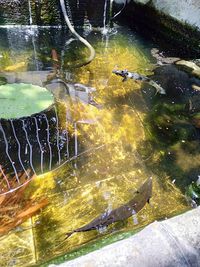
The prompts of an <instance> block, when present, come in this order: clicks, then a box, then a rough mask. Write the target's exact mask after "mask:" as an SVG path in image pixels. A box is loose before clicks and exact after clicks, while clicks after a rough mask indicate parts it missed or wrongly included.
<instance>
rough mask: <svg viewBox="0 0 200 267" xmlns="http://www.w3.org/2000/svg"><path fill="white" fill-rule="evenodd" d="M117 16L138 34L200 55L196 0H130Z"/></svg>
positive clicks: (199, 13)
mask: <svg viewBox="0 0 200 267" xmlns="http://www.w3.org/2000/svg"><path fill="white" fill-rule="evenodd" d="M121 18H122V20H124V21H125V22H126V23H127V24H129V25H130V26H131V27H133V28H135V29H137V30H139V31H140V32H142V34H146V35H148V36H150V37H153V38H154V39H155V38H160V40H161V42H162V40H163V43H165V45H166V43H167V45H168V44H170V43H171V44H172V45H173V46H174V47H175V48H176V50H178V48H179V51H180V52H181V54H182V55H183V54H185V55H187V56H189V57H190V56H191V57H195V58H199V56H200V41H199V40H200V2H199V0H191V1H184V0H172V1H158V0H151V1H149V0H134V1H131V2H130V3H129V4H128V5H127V7H126V9H125V10H124V12H123V14H122V16H121Z"/></svg>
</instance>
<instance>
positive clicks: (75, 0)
mask: <svg viewBox="0 0 200 267" xmlns="http://www.w3.org/2000/svg"><path fill="white" fill-rule="evenodd" d="M106 3H107V5H106V18H107V19H108V18H109V10H110V0H107V1H106ZM65 6H66V9H67V13H68V16H69V18H70V20H71V21H72V22H73V24H74V25H80V26H83V25H84V22H85V20H89V22H90V23H91V24H92V26H95V27H98V26H99V27H102V26H103V24H104V19H103V15H104V8H105V0H65ZM8 24H12V25H13V24H14V25H30V24H33V25H64V24H65V22H64V18H63V15H62V11H61V8H60V1H59V0H42V1H41V0H0V25H8Z"/></svg>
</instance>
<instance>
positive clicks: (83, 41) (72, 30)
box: [60, 0, 95, 67]
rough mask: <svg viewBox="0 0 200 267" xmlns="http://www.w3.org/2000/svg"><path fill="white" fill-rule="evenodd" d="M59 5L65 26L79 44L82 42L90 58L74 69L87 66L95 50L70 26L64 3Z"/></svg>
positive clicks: (61, 0)
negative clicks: (88, 51)
mask: <svg viewBox="0 0 200 267" xmlns="http://www.w3.org/2000/svg"><path fill="white" fill-rule="evenodd" d="M60 5H61V9H62V12H63V16H64V18H65V22H66V23H67V26H68V27H69V29H70V31H71V33H72V34H73V35H74V36H75V37H76V38H78V40H79V41H80V42H82V43H83V44H84V45H85V46H87V48H88V49H89V50H90V56H89V58H88V60H87V61H86V62H85V63H83V64H80V65H78V66H76V67H81V66H84V65H87V64H89V63H90V62H91V61H92V60H93V59H94V57H95V50H94V48H93V47H92V46H91V44H90V43H89V42H88V41H87V40H85V39H84V38H83V37H81V36H80V35H79V34H78V33H77V32H76V31H75V29H74V27H73V26H72V24H71V22H70V20H69V18H68V16H67V11H66V8H65V1H64V0H60Z"/></svg>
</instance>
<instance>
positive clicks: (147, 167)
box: [0, 28, 198, 266]
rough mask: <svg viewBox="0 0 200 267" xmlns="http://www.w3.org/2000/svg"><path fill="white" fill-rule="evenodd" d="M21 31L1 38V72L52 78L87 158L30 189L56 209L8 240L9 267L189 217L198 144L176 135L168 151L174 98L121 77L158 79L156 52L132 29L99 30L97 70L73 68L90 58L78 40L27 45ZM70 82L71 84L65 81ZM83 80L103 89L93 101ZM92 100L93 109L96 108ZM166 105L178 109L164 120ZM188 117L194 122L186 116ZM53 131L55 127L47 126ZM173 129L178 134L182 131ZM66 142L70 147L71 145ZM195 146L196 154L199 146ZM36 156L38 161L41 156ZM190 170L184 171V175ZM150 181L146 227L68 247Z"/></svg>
mask: <svg viewBox="0 0 200 267" xmlns="http://www.w3.org/2000/svg"><path fill="white" fill-rule="evenodd" d="M9 31H10V33H9ZM15 31H17V30H16V29H10V30H8V32H7V33H6V30H5V29H1V31H0V34H1V35H2V36H4V38H1V40H3V41H1V43H0V55H1V58H0V70H1V71H2V74H1V75H2V77H5V76H6V77H7V79H10V80H12V81H13V79H14V80H15V78H16V71H18V72H17V77H18V81H19V82H21V80H23V81H24V80H26V82H27V81H31V82H32V83H35V84H38V83H41V84H44V83H45V82H46V81H47V76H48V75H52V76H51V77H52V79H50V81H51V82H50V85H49V90H51V91H52V92H53V93H54V95H55V97H56V99H57V101H58V105H59V107H60V108H59V112H58V117H59V118H60V121H61V122H62V123H61V126H60V125H59V127H60V128H59V129H61V128H62V129H63V130H66V129H68V131H69V132H71V134H72V136H73V138H74V146H73V148H74V150H75V151H74V154H72V155H76V154H77V155H78V157H72V158H71V160H70V161H68V162H66V163H65V164H63V165H61V166H60V168H57V169H55V170H54V171H50V172H47V173H46V174H43V175H40V176H38V177H37V178H35V179H34V180H33V181H32V182H31V183H30V184H29V187H28V188H27V191H26V194H27V196H29V197H30V196H31V197H32V198H34V199H40V198H41V197H43V198H47V199H48V202H49V204H48V206H47V207H45V208H44V209H43V210H42V211H41V212H40V213H38V214H37V215H36V216H34V217H32V218H31V219H29V220H28V221H27V222H26V223H24V224H23V225H21V226H20V227H18V228H17V229H14V230H13V231H12V232H11V233H9V234H8V235H6V236H3V237H2V238H1V240H0V242H1V247H0V262H1V266H27V265H30V264H31V263H35V262H43V261H45V260H48V259H49V257H54V256H57V255H59V254H61V253H64V252H69V251H71V250H73V249H74V248H77V247H80V246H81V245H82V244H85V243H87V242H89V241H90V240H92V239H97V238H99V237H101V236H102V235H106V233H110V232H113V231H114V232H115V231H120V230H131V229H137V228H139V227H141V226H144V225H147V224H149V223H150V222H152V221H154V220H155V219H163V218H166V217H170V216H172V215H175V214H178V213H180V212H183V211H185V210H187V209H188V208H189V206H188V204H187V203H186V200H185V197H184V186H186V185H188V184H189V182H191V180H192V179H193V180H195V179H196V176H195V175H193V176H192V174H190V175H191V177H190V179H189V182H188V180H187V182H181V180H180V178H181V177H180V174H179V171H180V166H181V164H183V163H182V160H183V159H182V157H183V155H184V154H183V153H182V151H183V150H184V153H185V154H187V155H188V157H190V156H189V154H188V151H187V149H185V147H183V144H186V145H187V142H188V143H189V142H190V141H191V139H189V138H188V137H187V135H184V138H185V139H183V136H182V135H180V138H179V137H178V136H177V135H176V138H175V137H174V136H172V135H171V136H170V135H169V136H168V137H167V138H168V139H169V140H172V139H173V138H174V139H173V140H174V141H173V143H170V142H168V141H169V140H168V141H167V142H166V143H167V145H166V144H165V140H163V136H162V133H161V139H160V135H159V127H160V126H159V123H160V121H161V119H163V118H164V119H163V121H161V122H163V125H165V123H166V122H167V120H168V119H169V117H170V120H171V121H175V124H176V120H175V119H177V117H176V116H175V114H176V112H177V110H173V111H172V110H171V111H169V110H168V111H167V114H168V117H167V118H166V117H165V116H166V110H167V108H168V109H169V107H171V106H170V105H172V106H173V105H174V104H173V103H172V102H173V101H174V100H170V99H171V98H170V97H169V98H168V96H160V95H155V90H154V88H151V87H143V86H142V88H141V84H138V83H135V82H134V81H133V80H128V81H127V82H122V81H121V79H120V78H118V77H117V76H116V75H113V74H112V70H113V69H114V68H117V67H118V68H119V69H128V70H130V71H137V72H139V73H141V74H144V75H152V74H153V70H154V68H155V65H154V63H155V60H154V59H153V58H152V57H151V54H150V49H151V48H152V47H153V45H152V44H149V43H148V42H144V40H143V39H141V38H139V37H138V36H137V35H135V34H133V33H131V32H130V31H128V30H127V29H125V28H118V29H117V33H116V34H110V35H108V36H103V37H102V35H101V34H100V33H99V32H91V33H90V34H89V35H88V39H89V40H90V42H91V43H92V45H93V46H94V47H95V49H96V58H95V59H94V60H93V61H92V62H91V63H90V64H89V65H87V66H84V67H82V68H79V69H73V64H74V63H75V62H80V61H81V60H84V56H85V57H86V56H87V52H88V51H87V50H85V49H83V47H82V46H81V45H80V44H79V43H78V42H77V41H73V42H70V43H69V45H65V44H66V41H67V40H69V39H68V38H69V36H67V35H65V34H63V30H62V29H52V30H49V29H47V30H44V29H37V30H34V32H31V33H27V30H26V31H25V30H24V31H23V30H21V32H20V33H19V36H21V37H20V38H22V39H23V40H22V39H21V40H19V39H18V38H17V39H16V40H15V41H14V39H13V38H11V36H12V35H14V36H15V37H16V32H15ZM122 32H123V34H122ZM20 34H21V35H20ZM33 37H34V45H33V42H32V41H33ZM8 47H9V48H8ZM52 49H55V50H56V51H57V54H58V59H59V63H58V64H57V65H56V66H55V62H52V60H51V51H52ZM22 62H24V64H23V66H22V64H21V63H22ZM20 64H21V65H20ZM58 70H59V75H58ZM5 71H7V72H6V73H5ZM8 71H10V72H9V73H8ZM34 71H35V72H34ZM55 71H57V72H56V73H55ZM30 73H31V75H30ZM34 74H35V75H34ZM56 75H58V76H59V77H57V76H56ZM13 77H15V78H13ZM152 77H153V76H152ZM60 78H62V81H64V85H63V82H59V79H60ZM161 80H162V79H161ZM163 80H165V76H163ZM73 83H80V84H83V85H86V86H89V87H91V88H95V89H96V91H93V92H92V98H90V97H89V98H87V97H88V95H87V94H86V95H84V90H83V92H82V93H81V90H80V88H79V93H78V97H76V92H77V91H78V90H76V89H77V88H75V89H74V87H73ZM52 84H53V85H52ZM66 88H68V90H67V89H66ZM70 90H71V91H70ZM73 90H75V91H73ZM69 95H70V96H71V97H69ZM88 99H89V100H91V99H92V101H91V102H90V101H89V100H88ZM88 101H89V102H90V103H91V104H86V102H88ZM170 101H171V102H170ZM165 102H166V103H168V104H169V102H170V105H168V107H167V108H166V109H165V110H164V109H161V107H160V106H158V108H159V111H160V113H159V112H158V111H157V109H156V105H159V103H165ZM176 107H177V106H176ZM156 112H157V113H156ZM170 112H171V113H170ZM180 112H181V111H180ZM158 113H159V114H158ZM181 114H182V113H181ZM41 116H42V115H41ZM182 116H183V114H182ZM66 118H67V119H66ZM184 118H185V120H186V115H185V117H184ZM179 119H181V118H179ZM63 122H64V123H63ZM66 122H67V126H66ZM188 124H189V120H188ZM163 125H162V126H163ZM43 127H44V128H46V126H43V125H41V128H43ZM66 127H68V128H66ZM156 127H158V129H157V128H156ZM180 127H181V126H180ZM191 127H193V126H191ZM183 128H184V127H182V128H181V129H183ZM170 129H172V130H171V133H172V134H173V129H174V128H173V127H172V128H170ZM175 129H176V128H175ZM180 133H182V132H181V131H180ZM170 138H171V139H170ZM187 138H188V139H187ZM183 140H184V141H185V143H183V142H182V141H183ZM193 141H195V142H196V139H195V140H194V138H193ZM63 144H66V139H64V141H63ZM181 144H182V145H181ZM187 148H188V150H189V145H188V146H187ZM172 150H173V152H172ZM65 151H66V150H65ZM175 151H176V153H175ZM36 154H37V152H36ZM33 158H34V160H35V159H36V158H37V155H33ZM69 158H70V156H69ZM184 159H185V160H186V159H187V157H184ZM40 162H41V161H40ZM188 162H189V161H188ZM47 165H48V166H49V161H48V164H47ZM171 166H172V168H171ZM196 168H198V166H196ZM187 171H188V170H185V169H184V168H182V172H181V174H183V175H184V172H187ZM150 176H152V177H153V197H152V200H151V206H150V205H146V206H145V207H144V209H142V211H141V212H140V213H139V214H137V220H135V219H134V218H135V217H134V218H132V217H131V218H129V219H128V220H127V221H126V222H124V223H123V224H115V225H111V226H109V227H108V231H106V232H103V233H100V232H98V231H89V232H85V233H74V235H72V236H71V237H70V238H69V239H67V240H64V236H65V233H66V232H70V231H72V230H74V229H76V228H78V227H81V226H83V225H85V224H87V223H88V222H90V221H91V220H93V219H94V218H95V217H97V216H99V215H100V214H101V213H103V212H105V211H108V210H112V209H115V208H117V207H119V206H120V205H122V204H123V203H126V202H128V201H129V200H130V199H132V198H133V195H134V192H135V190H136V189H137V188H139V187H140V185H141V184H142V183H143V182H144V181H145V180H146V179H147V178H148V177H150ZM183 177H185V176H183ZM176 179H177V181H178V182H176ZM172 181H173V182H172Z"/></svg>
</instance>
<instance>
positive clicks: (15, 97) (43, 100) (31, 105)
mask: <svg viewBox="0 0 200 267" xmlns="http://www.w3.org/2000/svg"><path fill="white" fill-rule="evenodd" d="M53 103H54V98H53V95H52V94H51V93H50V92H49V91H47V90H46V88H43V87H40V86H37V85H32V84H25V83H13V84H6V85H1V86H0V118H4V119H11V118H12V119H14V118H20V117H25V116H30V115H32V114H34V113H39V112H41V111H43V110H44V109H46V108H48V107H49V106H50V105H52V104H53Z"/></svg>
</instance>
